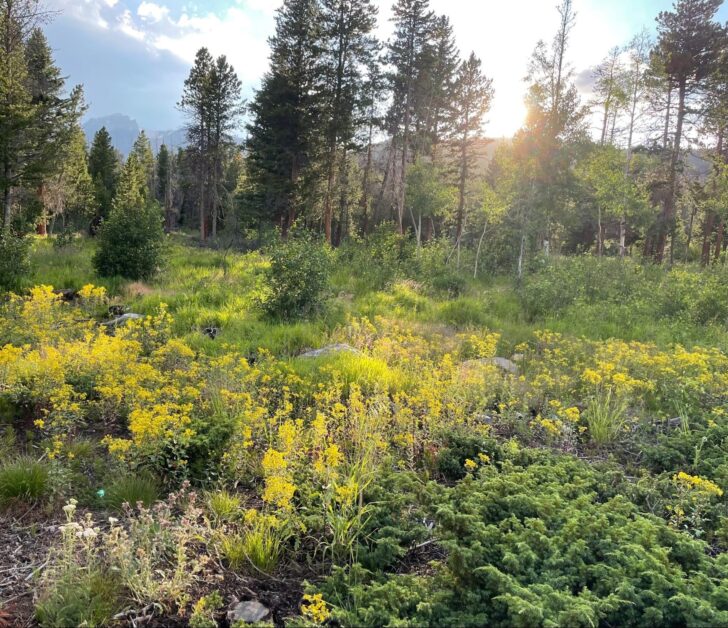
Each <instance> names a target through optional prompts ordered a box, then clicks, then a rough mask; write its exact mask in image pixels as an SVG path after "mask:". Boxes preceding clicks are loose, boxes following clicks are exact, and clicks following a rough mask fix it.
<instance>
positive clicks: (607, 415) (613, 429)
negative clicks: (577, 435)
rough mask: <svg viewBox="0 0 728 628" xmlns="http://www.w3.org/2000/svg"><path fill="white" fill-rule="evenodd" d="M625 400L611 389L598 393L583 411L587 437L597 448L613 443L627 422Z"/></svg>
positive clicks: (626, 404)
mask: <svg viewBox="0 0 728 628" xmlns="http://www.w3.org/2000/svg"><path fill="white" fill-rule="evenodd" d="M627 408H628V403H627V400H626V399H624V398H622V397H620V396H619V395H617V394H615V393H614V392H613V391H612V389H611V388H609V389H607V390H606V391H599V392H598V393H597V394H596V395H594V396H593V397H592V398H591V399H590V401H589V405H588V406H587V409H586V410H585V411H584V418H585V419H586V424H587V426H588V428H589V436H590V438H591V439H592V442H593V443H594V444H595V445H597V447H603V446H605V445H609V444H611V443H613V442H614V441H615V440H616V439H617V438H618V436H619V435H620V433H621V432H622V431H623V429H624V426H625V424H626V422H627Z"/></svg>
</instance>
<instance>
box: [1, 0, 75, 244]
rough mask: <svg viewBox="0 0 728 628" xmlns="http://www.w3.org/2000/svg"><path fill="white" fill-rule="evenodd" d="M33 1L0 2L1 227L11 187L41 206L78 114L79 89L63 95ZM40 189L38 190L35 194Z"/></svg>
mask: <svg viewBox="0 0 728 628" xmlns="http://www.w3.org/2000/svg"><path fill="white" fill-rule="evenodd" d="M41 16H42V12H41V10H40V9H39V7H38V3H37V2H36V1H35V0H13V1H12V2H5V3H2V5H0V189H1V190H2V198H3V212H2V216H3V228H4V229H6V230H9V229H10V227H11V220H12V218H13V215H12V214H13V212H12V209H13V191H16V192H17V191H19V190H21V189H23V188H24V189H26V190H33V192H34V195H35V197H36V205H37V206H41V209H42V205H41V203H40V202H39V201H41V200H42V190H43V184H44V181H45V180H46V179H47V178H48V177H50V176H51V175H52V174H53V172H54V171H55V169H56V168H57V167H58V165H59V160H60V159H61V158H62V155H63V147H64V146H65V145H66V144H67V143H68V142H69V140H70V138H71V136H72V134H73V131H74V129H75V126H76V124H77V122H78V120H79V118H80V115H81V113H82V110H83V108H82V91H81V89H80V87H77V88H74V89H73V90H72V91H71V93H70V94H69V95H65V94H64V87H65V81H64V80H63V78H62V77H61V76H60V72H59V70H58V68H57V67H56V66H55V65H54V63H53V58H52V55H51V52H50V48H49V46H48V42H47V41H46V39H45V36H44V35H43V33H42V31H40V30H39V29H38V28H37V25H38V23H39V21H40V18H41ZM39 192H40V194H39Z"/></svg>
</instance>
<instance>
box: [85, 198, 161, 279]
mask: <svg viewBox="0 0 728 628" xmlns="http://www.w3.org/2000/svg"><path fill="white" fill-rule="evenodd" d="M164 237H165V236H164V230H163V229H162V218H161V214H160V211H159V206H158V205H156V204H155V203H150V204H147V205H141V206H135V205H129V206H120V205H119V206H115V207H114V209H113V210H112V211H111V215H110V216H109V218H108V220H106V221H105V222H104V223H103V225H102V227H101V231H100V233H99V238H98V240H99V245H98V250H97V251H96V254H95V256H94V260H93V261H94V268H95V269H96V272H97V273H98V274H99V275H101V276H102V277H114V276H120V277H124V278H126V279H148V278H150V277H152V276H153V275H154V274H155V273H156V272H157V270H158V269H159V266H160V265H161V264H162V262H163V256H164V249H165V247H164Z"/></svg>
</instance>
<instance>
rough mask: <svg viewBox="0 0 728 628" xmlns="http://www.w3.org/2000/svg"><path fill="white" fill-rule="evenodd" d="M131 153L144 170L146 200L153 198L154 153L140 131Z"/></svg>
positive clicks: (147, 139) (143, 133)
mask: <svg viewBox="0 0 728 628" xmlns="http://www.w3.org/2000/svg"><path fill="white" fill-rule="evenodd" d="M131 152H132V153H134V155H135V156H136V159H137V161H138V162H139V164H140V165H141V167H142V170H144V176H145V178H146V182H147V190H148V191H147V196H148V198H153V197H154V190H155V188H156V183H155V177H156V172H155V170H154V152H153V151H152V144H151V142H150V141H149V138H148V137H147V134H146V133H145V132H144V131H143V130H142V131H140V132H139V135H138V136H137V138H136V140H134V145H133V146H132V148H131Z"/></svg>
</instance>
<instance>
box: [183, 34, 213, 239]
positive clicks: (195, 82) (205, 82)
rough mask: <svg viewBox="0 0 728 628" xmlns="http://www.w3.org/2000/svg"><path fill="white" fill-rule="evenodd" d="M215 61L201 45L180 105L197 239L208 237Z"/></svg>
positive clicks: (186, 81)
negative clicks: (194, 198) (191, 172)
mask: <svg viewBox="0 0 728 628" xmlns="http://www.w3.org/2000/svg"><path fill="white" fill-rule="evenodd" d="M213 63H214V61H213V58H212V55H210V52H209V50H207V48H200V49H199V50H198V51H197V54H196V56H195V62H194V64H193V66H192V69H191V70H190V74H189V76H188V77H187V79H186V80H185V85H184V91H183V92H182V99H181V100H180V102H179V107H180V109H182V111H183V112H185V114H186V115H187V126H186V132H187V141H188V143H189V149H188V150H189V156H190V157H191V158H192V159H193V160H194V162H195V169H196V171H197V177H196V187H197V208H198V220H199V227H200V239H201V240H202V241H204V240H206V239H207V203H208V199H207V194H208V189H209V180H210V172H209V168H208V166H209V163H208V152H207V151H208V147H209V139H210V138H209V135H210V126H209V124H210V115H209V110H208V109H209V106H210V100H209V97H208V95H209V91H210V90H209V82H210V75H211V73H212V65H213Z"/></svg>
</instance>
